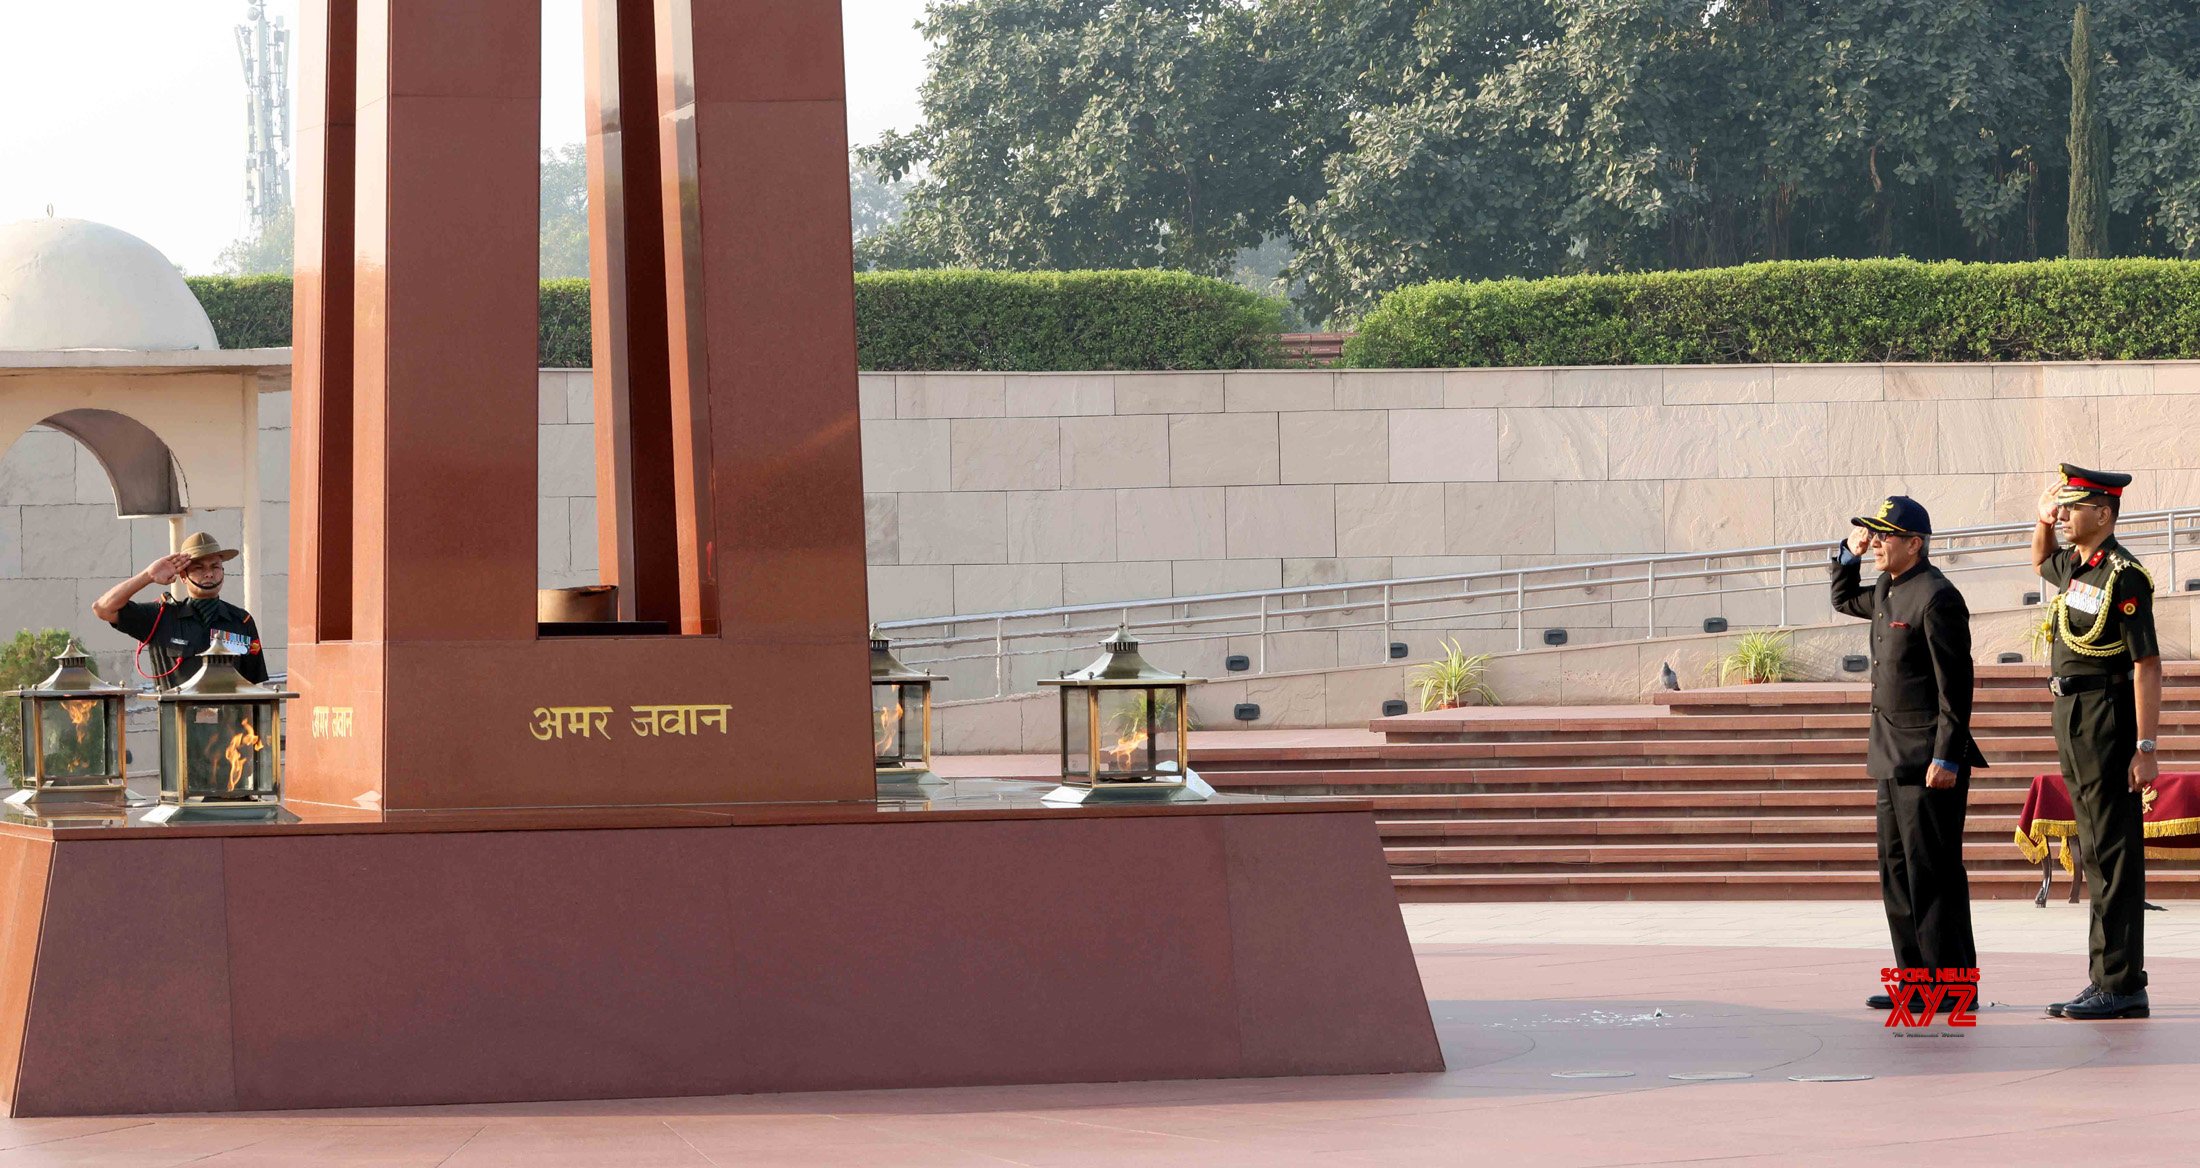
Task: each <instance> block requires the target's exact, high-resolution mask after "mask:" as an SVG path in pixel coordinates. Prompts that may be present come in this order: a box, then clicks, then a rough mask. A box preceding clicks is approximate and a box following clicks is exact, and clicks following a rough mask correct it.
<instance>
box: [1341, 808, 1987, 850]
mask: <svg viewBox="0 0 2200 1168" xmlns="http://www.w3.org/2000/svg"><path fill="white" fill-rule="evenodd" d="M1376 816H1377V818H1376V821H1375V826H1376V828H1377V830H1379V831H1380V832H1381V833H1382V836H1383V839H1384V840H1386V841H1392V842H1396V841H1401V840H1406V839H1421V838H1443V839H1456V840H1468V839H1485V840H1502V839H1539V840H1548V839H1552V838H1557V837H1565V836H1583V837H1588V838H1591V839H1597V840H1601V839H1605V838H1613V839H1619V838H1628V839H1633V838H1642V837H1660V836H1675V835H1700V836H1720V837H1724V836H1736V837H1749V836H1758V835H1762V836H1769V837H1782V836H1797V835H1835V836H1850V835H1863V836H1866V837H1874V836H1876V833H1877V832H1878V830H1879V824H1878V820H1877V818H1876V817H1874V816H1873V815H1871V814H1870V813H1868V812H1867V813H1864V814H1852V815H1768V816H1711V815H1683V816H1670V817H1666V816H1659V817H1637V816H1627V817H1618V816H1597V817H1587V818H1555V819H1406V820H1398V819H1387V818H1383V817H1382V813H1381V811H1380V810H1378V811H1377V813H1376ZM2017 818H2018V817H2017V815H2016V814H2014V813H2009V814H2002V815H1980V814H1977V813H1975V812H1974V813H1973V814H1972V815H1971V816H1969V818H1968V819H1966V821H1965V824H1964V826H1965V833H1964V834H1965V838H1966V839H1978V840H1986V841H1991V842H1994V843H2008V842H2009V840H2010V836H2011V835H2012V834H2013V833H2014V832H2015V831H2016V828H2017Z"/></svg>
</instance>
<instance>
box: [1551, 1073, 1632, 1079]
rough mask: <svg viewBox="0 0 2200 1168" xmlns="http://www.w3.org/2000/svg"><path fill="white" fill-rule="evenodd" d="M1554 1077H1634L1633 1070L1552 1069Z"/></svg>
mask: <svg viewBox="0 0 2200 1168" xmlns="http://www.w3.org/2000/svg"><path fill="white" fill-rule="evenodd" d="M1551 1077H1552V1078H1554V1079H1632V1078H1634V1077H1635V1072H1633V1071H1552V1072H1551Z"/></svg>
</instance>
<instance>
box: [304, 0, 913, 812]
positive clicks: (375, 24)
mask: <svg viewBox="0 0 2200 1168" xmlns="http://www.w3.org/2000/svg"><path fill="white" fill-rule="evenodd" d="M590 5H591V6H590V10H589V16H588V19H589V20H590V34H589V46H590V52H591V59H592V63H591V67H590V68H591V85H590V103H591V117H590V125H591V142H590V157H591V166H590V178H591V182H590V186H591V191H590V194H591V199H592V202H593V210H592V216H593V219H594V224H595V227H596V231H595V237H594V239H593V240H592V252H593V254H592V257H591V270H592V272H593V273H595V275H596V277H597V279H596V297H597V299H596V303H595V308H594V311H595V327H594V340H595V349H596V358H595V363H596V368H597V374H596V386H597V390H598V401H597V406H596V419H597V428H596V434H597V443H598V459H599V474H598V481H599V485H600V486H601V487H602V488H603V494H602V495H601V496H600V509H601V510H602V511H603V512H604V513H605V515H606V518H605V521H604V522H605V528H604V532H603V540H604V558H603V561H602V562H603V563H604V564H605V565H606V566H607V569H606V570H607V572H608V573H609V574H610V576H611V578H612V579H613V580H614V581H615V582H617V583H619V584H621V585H622V586H623V588H624V589H625V590H626V593H627V597H628V604H629V607H628V608H627V609H626V610H625V611H626V612H629V613H631V614H632V615H633V616H635V617H638V618H641V619H655V620H661V621H663V622H664V623H665V625H666V627H667V628H668V629H669V631H668V632H667V633H666V634H664V635H624V636H602V637H558V638H546V637H544V636H542V635H541V633H540V631H539V630H538V627H537V625H536V623H535V586H536V552H535V525H536V507H535V496H536V441H537V434H536V430H537V408H538V407H537V390H536V367H537V364H538V362H537V358H536V350H537V336H536V332H537V323H536V321H537V292H536V283H537V262H536V248H537V239H536V235H537V228H536V220H537V210H538V209H537V201H538V197H539V195H538V192H539V178H538V174H537V167H538V161H537V153H538V135H539V130H538V127H539V124H540V104H541V75H540V72H541V67H540V60H541V47H540V43H539V42H540V33H539V28H540V9H539V4H538V3H537V2H535V0H468V2H467V3H464V4H450V3H440V2H436V0H307V2H306V3H305V4H304V6H303V12H302V22H303V23H304V24H305V25H306V31H307V35H306V37H305V44H306V45H307V52H306V60H305V62H304V71H305V72H304V83H303V84H302V85H301V104H302V106H303V107H304V108H303V110H302V111H301V114H302V116H301V118H300V121H301V123H302V124H303V127H304V129H303V132H302V134H301V137H300V145H301V149H300V152H299V155H300V157H299V203H298V208H299V252H298V284H297V289H298V291H297V324H296V329H297V339H296V345H297V353H298V364H297V370H296V380H295V385H294V406H293V409H294V416H295V429H294V430H293V432H292V441H293V443H294V447H295V449H294V453H293V468H294V479H293V481H294V484H295V492H296V497H295V501H294V505H293V507H292V511H291V531H292V544H291V546H292V548H293V549H294V551H293V556H292V558H293V564H292V570H291V578H290V579H291V584H290V586H291V595H292V603H291V619H290V630H289V632H290V645H291V648H290V683H291V687H292V688H293V689H296V690H297V691H298V692H299V693H300V695H301V697H300V699H299V701H298V702H297V703H296V704H295V709H294V712H295V714H296V715H297V716H296V717H294V718H293V720H292V726H293V730H292V742H293V744H294V754H293V758H294V759H295V769H294V770H293V771H292V773H291V777H290V782H289V790H288V796H289V797H290V798H291V799H293V800H296V801H302V802H309V803H318V804H329V805H337V806H353V807H359V808H364V809H369V810H374V809H381V810H411V809H436V808H467V807H549V806H579V805H606V804H611V805H644V804H668V803H697V802H743V801H765V800H816V799H858V798H868V797H869V796H870V795H871V794H872V789H871V788H872V782H871V775H870V766H869V757H870V756H869V754H868V753H867V751H868V743H869V706H868V695H867V690H866V685H867V681H866V678H867V664H868V656H867V653H868V646H867V642H866V640H865V628H866V626H865V607H866V605H865V583H864V579H865V577H864V555H863V517H862V480H861V464H860V456H859V453H858V446H857V441H858V437H857V405H856V370H855V329H854V308H853V286H852V280H851V271H852V267H853V264H852V259H851V256H850V240H849V235H848V229H847V197H848V196H847V173H846V166H847V141H846V139H847V134H846V118H845V108H844V107H845V100H844V95H843V90H842V74H841V42H840V5H839V3H838V0H713V2H711V3H704V4H695V3H692V2H691V0H655V2H654V3H651V2H650V0H590ZM316 33H319V34H320V35H316ZM322 710H326V711H329V712H330V713H331V714H332V715H333V714H335V713H336V712H339V711H348V714H347V715H345V716H341V717H336V716H332V717H329V718H326V719H323V718H318V717H315V716H314V715H315V712H316V711H322ZM324 725H325V726H326V727H328V729H327V730H325V731H323V730H320V729H318V728H319V727H322V726H324ZM340 727H347V728H348V731H349V733H348V735H345V736H338V735H337V728H340Z"/></svg>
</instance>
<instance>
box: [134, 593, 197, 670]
mask: <svg viewBox="0 0 2200 1168" xmlns="http://www.w3.org/2000/svg"><path fill="white" fill-rule="evenodd" d="M166 615H168V606H167V605H166V604H160V605H156V606H154V609H153V627H152V628H151V629H148V630H146V633H145V639H144V640H142V641H139V642H138V647H137V652H135V653H132V654H131V655H130V668H132V669H135V670H137V675H138V676H139V677H142V678H144V679H145V680H147V681H150V682H152V683H153V684H155V685H158V684H160V683H161V682H162V681H163V680H165V679H166V678H167V677H168V675H169V674H172V673H174V672H175V671H176V670H178V669H181V668H183V661H184V659H183V658H181V657H178V658H176V663H175V664H174V665H171V666H169V667H168V668H166V669H163V670H161V671H160V672H159V673H147V672H145V650H146V648H147V647H148V646H150V645H151V644H152V643H153V638H154V637H155V636H156V635H158V634H159V632H160V618H161V617H163V616H166Z"/></svg>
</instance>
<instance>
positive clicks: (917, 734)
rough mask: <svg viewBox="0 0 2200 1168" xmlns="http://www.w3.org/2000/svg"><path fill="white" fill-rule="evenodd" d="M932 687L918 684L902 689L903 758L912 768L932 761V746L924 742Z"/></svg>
mask: <svg viewBox="0 0 2200 1168" xmlns="http://www.w3.org/2000/svg"><path fill="white" fill-rule="evenodd" d="M930 688H931V687H930V686H927V685H923V684H920V683H916V682H907V683H904V684H903V685H902V687H901V708H902V718H901V757H902V761H903V762H906V763H908V764H909V765H911V766H924V765H926V764H927V763H929V762H930V761H931V755H932V744H931V743H929V742H926V741H925V740H924V732H925V724H926V718H925V713H926V706H927V705H928V704H929V703H928V702H927V700H926V699H927V696H928V695H927V693H926V691H927V690H929V689H930Z"/></svg>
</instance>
